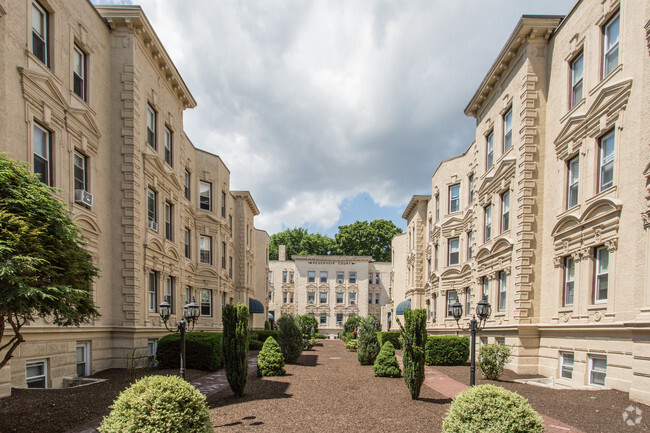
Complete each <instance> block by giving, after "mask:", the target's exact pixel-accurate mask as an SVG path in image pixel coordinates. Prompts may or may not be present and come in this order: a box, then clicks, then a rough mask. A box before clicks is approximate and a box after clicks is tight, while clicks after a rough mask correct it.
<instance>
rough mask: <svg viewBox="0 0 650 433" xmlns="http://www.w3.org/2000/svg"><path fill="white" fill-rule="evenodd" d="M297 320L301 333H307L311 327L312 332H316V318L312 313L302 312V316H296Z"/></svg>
mask: <svg viewBox="0 0 650 433" xmlns="http://www.w3.org/2000/svg"><path fill="white" fill-rule="evenodd" d="M296 318H297V320H298V326H299V327H300V332H302V333H303V334H307V335H309V334H310V333H311V329H312V328H314V332H318V320H316V317H314V315H312V314H303V315H302V316H296Z"/></svg>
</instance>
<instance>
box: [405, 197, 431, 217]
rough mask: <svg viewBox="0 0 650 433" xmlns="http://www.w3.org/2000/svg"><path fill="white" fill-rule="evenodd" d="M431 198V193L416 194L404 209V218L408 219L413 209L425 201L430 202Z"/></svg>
mask: <svg viewBox="0 0 650 433" xmlns="http://www.w3.org/2000/svg"><path fill="white" fill-rule="evenodd" d="M429 200H431V196H430V195H414V196H413V197H412V198H411V201H410V202H409V204H408V205H406V209H405V210H404V213H403V214H402V218H404V219H405V220H408V219H409V217H410V216H411V214H412V213H413V211H414V210H415V209H416V208H417V206H418V204H420V203H422V202H424V203H426V202H428V201H429Z"/></svg>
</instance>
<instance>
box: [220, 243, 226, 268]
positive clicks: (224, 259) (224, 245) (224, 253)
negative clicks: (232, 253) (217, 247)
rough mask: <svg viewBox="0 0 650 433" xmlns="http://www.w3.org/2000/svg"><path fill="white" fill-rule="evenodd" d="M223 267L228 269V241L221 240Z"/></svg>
mask: <svg viewBox="0 0 650 433" xmlns="http://www.w3.org/2000/svg"><path fill="white" fill-rule="evenodd" d="M221 269H226V243H225V242H221Z"/></svg>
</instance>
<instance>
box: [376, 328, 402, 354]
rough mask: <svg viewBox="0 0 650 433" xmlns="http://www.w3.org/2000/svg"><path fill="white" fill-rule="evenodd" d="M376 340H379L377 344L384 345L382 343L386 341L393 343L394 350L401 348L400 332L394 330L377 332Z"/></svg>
mask: <svg viewBox="0 0 650 433" xmlns="http://www.w3.org/2000/svg"><path fill="white" fill-rule="evenodd" d="M377 340H379V345H380V346H381V347H384V344H385V343H386V342H387V341H390V343H391V344H392V345H393V347H394V348H395V350H397V349H401V348H402V340H401V339H400V333H399V332H396V331H390V332H377Z"/></svg>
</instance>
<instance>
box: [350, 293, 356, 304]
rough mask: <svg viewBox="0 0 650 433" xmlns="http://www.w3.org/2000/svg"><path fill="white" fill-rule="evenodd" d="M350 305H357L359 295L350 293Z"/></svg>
mask: <svg viewBox="0 0 650 433" xmlns="http://www.w3.org/2000/svg"><path fill="white" fill-rule="evenodd" d="M348 303H349V304H350V305H354V304H356V303H357V294H356V293H348Z"/></svg>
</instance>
